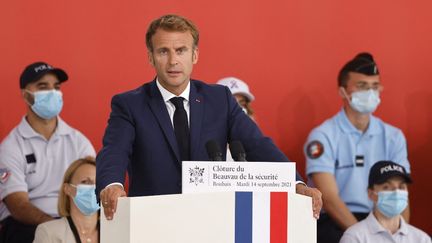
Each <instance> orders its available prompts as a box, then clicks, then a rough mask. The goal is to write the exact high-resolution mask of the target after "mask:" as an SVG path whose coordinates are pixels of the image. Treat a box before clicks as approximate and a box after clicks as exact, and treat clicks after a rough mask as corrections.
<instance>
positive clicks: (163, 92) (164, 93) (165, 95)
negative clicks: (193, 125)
mask: <svg viewBox="0 0 432 243" xmlns="http://www.w3.org/2000/svg"><path fill="white" fill-rule="evenodd" d="M156 85H157V87H158V89H159V91H160V92H161V95H162V98H163V100H164V101H165V102H169V100H170V99H171V98H173V97H183V98H184V99H185V100H186V101H189V93H190V81H189V82H188V84H187V86H186V89H185V90H184V91H183V92H182V93H181V94H180V95H179V96H177V95H175V94H173V93H171V92H169V91H168V90H167V89H165V88H164V87H163V86H162V85H161V84H160V83H159V80H158V78H156Z"/></svg>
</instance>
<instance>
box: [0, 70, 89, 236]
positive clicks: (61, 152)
mask: <svg viewBox="0 0 432 243" xmlns="http://www.w3.org/2000/svg"><path fill="white" fill-rule="evenodd" d="M67 80H68V75H67V74H66V72H64V71H63V70H62V69H59V68H54V67H52V66H51V65H49V64H47V63H44V62H36V63H33V64H31V65H29V66H27V67H26V68H25V69H24V71H23V73H22V74H21V78H20V88H21V94H22V97H23V99H24V102H25V103H26V104H27V105H28V109H27V114H26V115H25V116H24V117H23V119H22V120H21V123H20V124H19V125H18V126H17V127H15V128H14V129H13V130H12V131H11V132H10V133H9V135H8V136H7V137H6V138H5V139H4V141H3V142H2V143H1V144H0V180H1V181H0V198H1V200H2V201H3V203H2V204H0V220H1V224H2V228H1V237H0V238H1V239H0V240H3V242H20V243H25V242H32V241H33V237H34V232H35V229H36V226H37V225H38V224H40V223H43V222H46V221H49V220H51V219H53V218H54V217H57V216H58V212H57V198H58V193H59V188H60V185H61V182H62V177H63V174H64V172H65V171H66V169H67V168H68V166H69V164H70V163H72V162H73V161H75V160H77V159H78V158H84V157H86V156H95V150H94V148H93V146H92V145H91V143H90V141H89V140H88V139H87V138H86V137H85V136H84V135H83V134H81V133H80V132H79V131H77V130H76V129H73V128H72V127H70V126H69V125H67V124H66V123H65V122H64V121H63V120H62V119H61V118H60V117H59V116H58V114H59V113H60V111H61V110H62V107H63V99H62V92H61V91H60V87H61V84H62V83H63V82H65V81H67Z"/></svg>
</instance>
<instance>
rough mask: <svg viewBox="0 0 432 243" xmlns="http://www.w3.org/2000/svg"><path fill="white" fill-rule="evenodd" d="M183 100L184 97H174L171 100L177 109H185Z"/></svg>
mask: <svg viewBox="0 0 432 243" xmlns="http://www.w3.org/2000/svg"><path fill="white" fill-rule="evenodd" d="M183 100H184V98H183V97H174V98H171V99H170V101H171V103H173V104H174V106H175V108H176V109H184V106H183Z"/></svg>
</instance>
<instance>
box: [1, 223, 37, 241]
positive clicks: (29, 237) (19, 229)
mask: <svg viewBox="0 0 432 243" xmlns="http://www.w3.org/2000/svg"><path fill="white" fill-rule="evenodd" d="M1 224H2V226H1V230H0V243H32V242H33V239H34V236H35V231H36V227H37V225H28V224H23V223H20V222H18V221H16V220H15V219H13V218H12V217H10V216H9V217H7V218H6V219H4V220H3V221H2V222H1Z"/></svg>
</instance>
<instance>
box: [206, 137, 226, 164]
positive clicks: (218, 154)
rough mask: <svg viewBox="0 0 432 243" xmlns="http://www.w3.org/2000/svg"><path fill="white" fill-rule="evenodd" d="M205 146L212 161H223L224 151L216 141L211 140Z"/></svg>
mask: <svg viewBox="0 0 432 243" xmlns="http://www.w3.org/2000/svg"><path fill="white" fill-rule="evenodd" d="M205 146H206V149H207V154H208V156H209V158H210V160H211V161H222V150H221V149H220V147H219V144H218V143H217V142H216V141H215V140H209V141H208V142H207V143H206V145H205Z"/></svg>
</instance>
